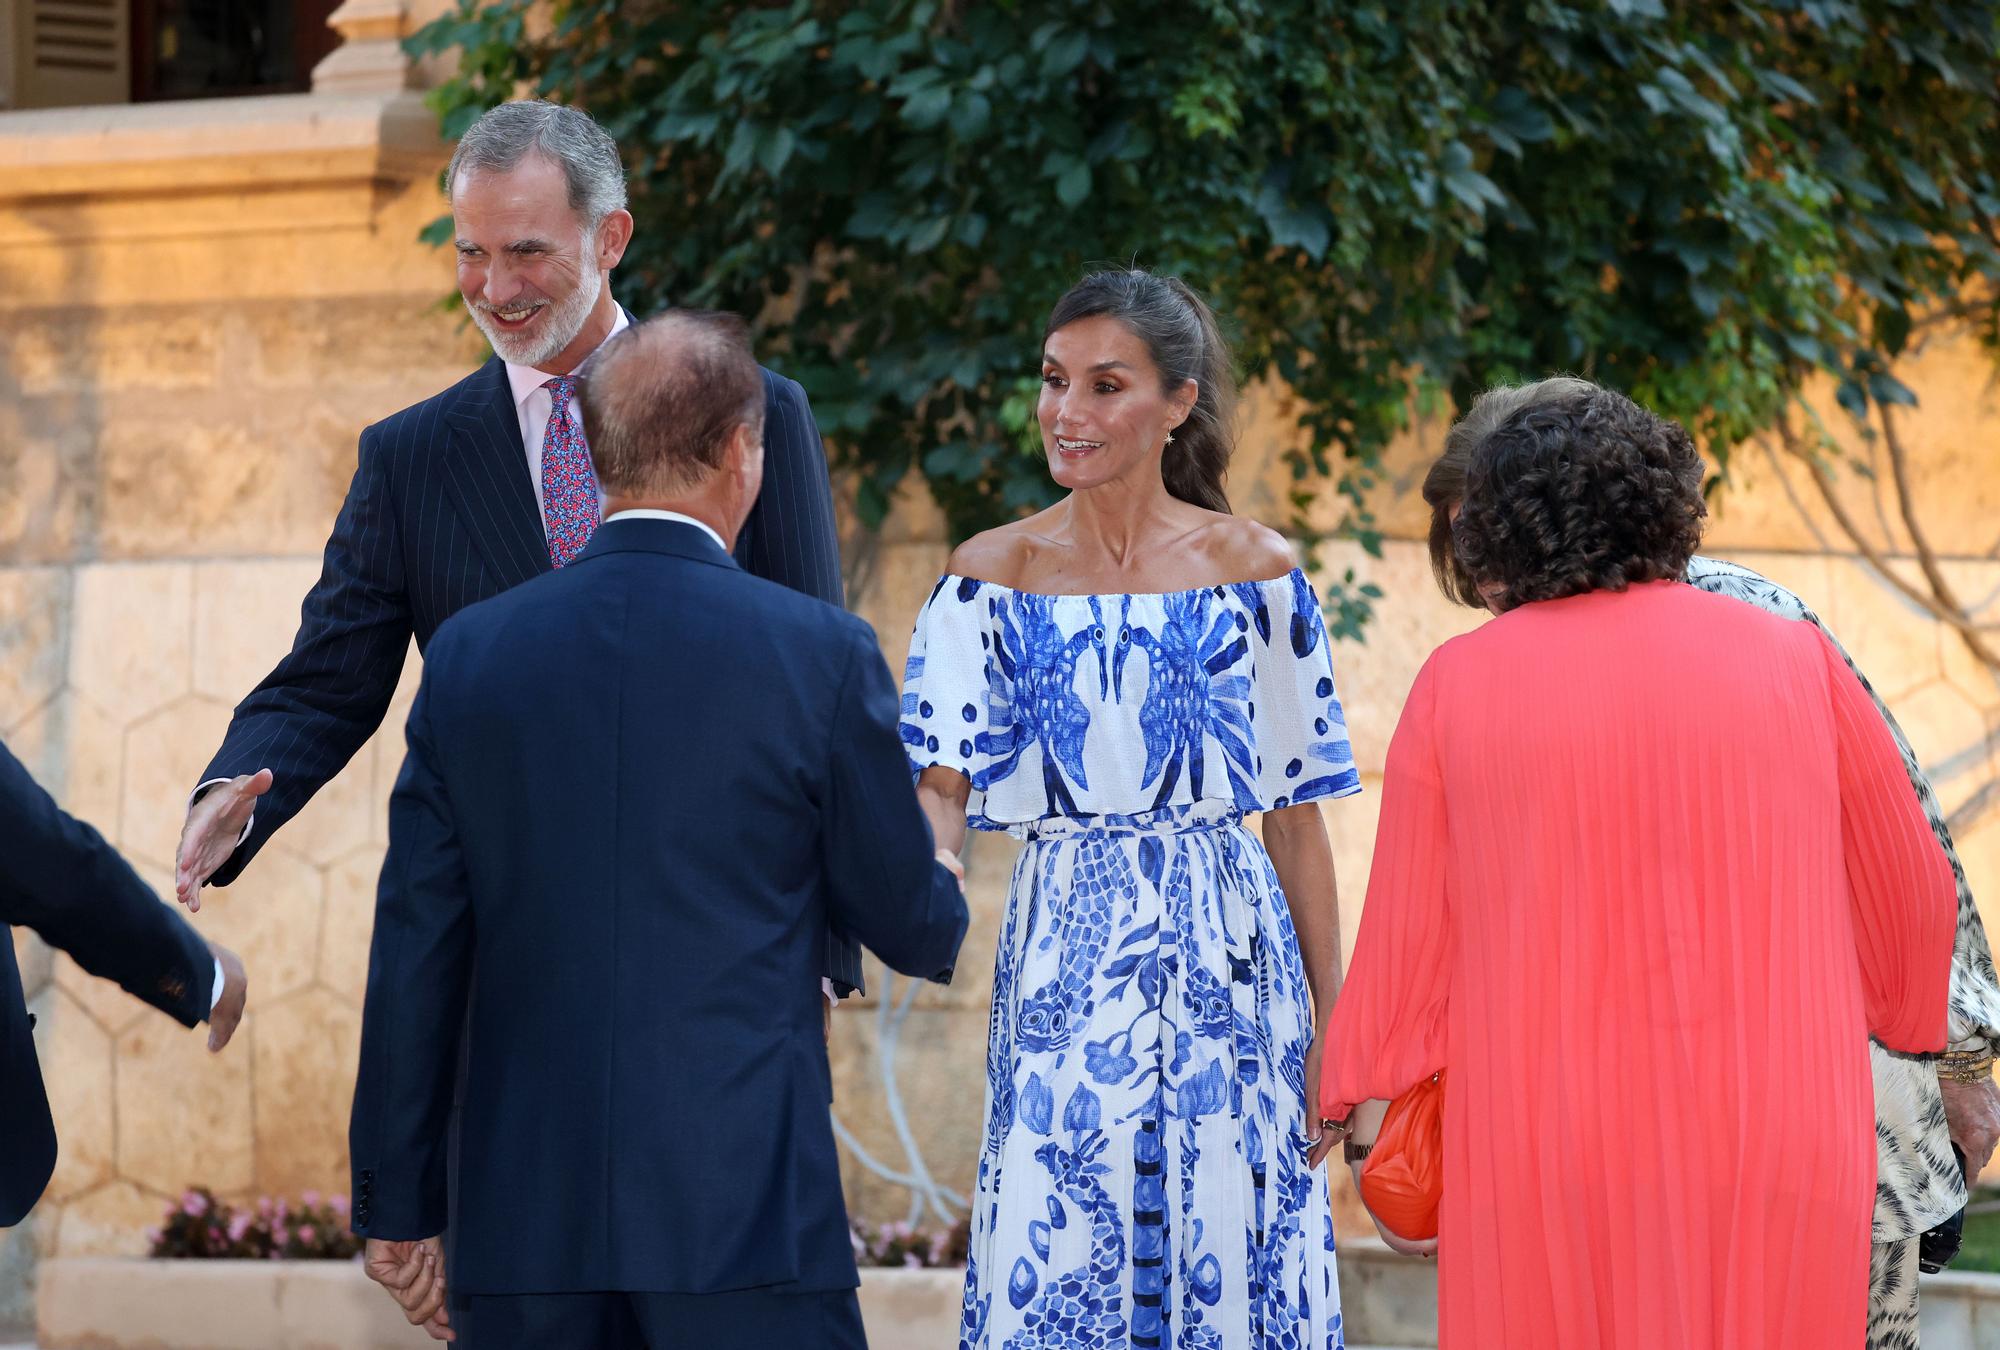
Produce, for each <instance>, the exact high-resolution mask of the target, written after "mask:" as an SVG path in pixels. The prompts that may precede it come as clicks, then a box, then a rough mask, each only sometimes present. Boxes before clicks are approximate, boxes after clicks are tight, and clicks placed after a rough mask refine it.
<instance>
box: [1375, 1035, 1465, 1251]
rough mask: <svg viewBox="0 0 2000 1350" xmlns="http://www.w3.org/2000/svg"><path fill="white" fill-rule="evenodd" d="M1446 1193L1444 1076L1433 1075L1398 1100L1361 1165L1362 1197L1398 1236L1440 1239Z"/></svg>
mask: <svg viewBox="0 0 2000 1350" xmlns="http://www.w3.org/2000/svg"><path fill="white" fill-rule="evenodd" d="M1443 1195H1444V1074H1443V1073H1442V1072H1440V1073H1437V1074H1434V1075H1432V1076H1431V1077H1430V1078H1428V1079H1426V1080H1425V1081H1423V1082H1421V1083H1419V1084H1417V1085H1416V1086H1415V1087H1413V1088H1411V1089H1410V1090H1409V1091H1408V1092H1405V1093H1404V1094H1403V1095H1402V1096H1400V1097H1398V1098H1396V1100H1395V1101H1393V1102H1390V1103H1389V1114H1388V1115H1386V1116H1384V1117H1383V1118H1382V1129H1381V1132H1380V1133H1378V1134H1377V1135H1376V1136H1375V1145H1374V1147H1373V1148H1372V1149H1370V1150H1369V1153H1368V1157H1367V1159H1366V1160H1365V1161H1364V1162H1363V1163H1362V1164H1361V1199H1362V1201H1363V1202H1364V1203H1365V1204H1366V1205H1367V1206H1368V1212H1369V1213H1370V1214H1373V1215H1374V1216H1375V1217H1376V1218H1377V1219H1379V1220H1381V1222H1382V1226H1383V1227H1384V1228H1387V1229H1388V1230H1389V1231H1390V1232H1392V1233H1394V1234H1395V1235H1396V1236H1397V1237H1400V1238H1407V1239H1409V1240H1410V1241H1412V1242H1421V1241H1424V1240H1425V1239H1428V1238H1434V1237H1436V1236H1437V1235H1438V1201H1439V1200H1440V1199H1441V1198H1442V1197H1443Z"/></svg>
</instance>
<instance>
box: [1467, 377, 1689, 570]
mask: <svg viewBox="0 0 2000 1350" xmlns="http://www.w3.org/2000/svg"><path fill="white" fill-rule="evenodd" d="M1545 383H1546V382H1545ZM1577 384H1583V385H1584V387H1583V388H1582V389H1577V388H1575V387H1574V386H1575V385H1577ZM1565 386H1566V387H1564V388H1561V389H1559V390H1554V391H1549V392H1548V393H1547V395H1546V396H1538V397H1535V398H1532V399H1528V400H1525V401H1523V403H1522V405H1521V406H1519V407H1518V408H1516V409H1515V410H1514V411H1512V412H1511V413H1509V414H1508V415H1507V416H1506V417H1504V418H1502V419H1500V420H1499V422H1498V423H1497V424H1496V425H1494V426H1493V428H1492V430H1490V431H1489V432H1487V434H1486V435H1485V436H1484V437H1482V438H1481V439H1480V441H1479V443H1478V444H1477V446H1476V447H1475V448H1474V449H1473V451H1472V456H1471V460H1470V463H1469V465H1468V467H1467V470H1466V476H1465V499H1464V503H1463V505H1462V506H1461V507H1460V510H1459V513H1458V519H1457V521H1456V522H1455V523H1454V524H1453V525H1452V527H1451V533H1452V541H1453V544H1454V546H1455V549H1454V551H1455V553H1456V555H1457V560H1458V563H1459V565H1460V566H1462V567H1463V568H1464V570H1465V572H1466V574H1467V575H1468V576H1469V577H1470V578H1472V579H1473V580H1474V582H1475V592H1476V590H1477V587H1478V585H1479V584H1485V585H1487V586H1488V587H1489V589H1490V588H1491V587H1493V586H1496V585H1497V586H1498V588H1499V590H1500V595H1499V596H1498V598H1497V599H1496V606H1497V607H1498V608H1501V609H1512V608H1514V607H1515V606H1517V605H1526V604H1532V603H1534V602H1535V601H1538V600H1558V599H1561V598H1562V597H1564V596H1569V595H1581V594H1583V593H1584V592H1586V591H1597V590H1610V591H1622V590H1624V589H1625V588H1626V587H1627V586H1630V585H1632V584H1634V583H1636V582H1642V581H1663V580H1672V579H1675V578H1678V577H1679V576H1680V575H1681V574H1682V573H1683V572H1684V571H1685V570H1686V569H1687V562H1688V559H1689V558H1690V557H1692V556H1693V555H1694V550H1695V547H1696V545H1698V544H1699V543H1700V542H1701V531H1702V521H1703V520H1704V518H1706V516H1707V515H1708V508H1707V507H1706V506H1705V505H1704V504H1703V502H1702V497H1701V483H1702V463H1701V456H1700V455H1699V453H1697V452H1696V450H1695V445H1694V438H1693V437H1692V436H1690V435H1689V434H1688V432H1687V428H1685V427H1683V426H1681V425H1680V424H1679V423H1678V422H1673V421H1669V420H1668V419H1666V418H1664V417H1660V416H1658V415H1656V414H1654V413H1650V412H1648V411H1646V410H1645V409H1644V408H1641V407H1640V406H1639V405H1638V404H1636V403H1634V402H1633V401H1632V400H1631V399H1629V398H1626V397H1625V396H1624V395H1623V394H1619V393H1615V392H1613V391H1612V390H1609V389H1604V388H1601V387H1599V386H1596V385H1591V384H1588V383H1587V382H1584V381H1565ZM1529 387H1530V388H1533V387H1534V386H1529Z"/></svg>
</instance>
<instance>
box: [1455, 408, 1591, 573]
mask: <svg viewBox="0 0 2000 1350" xmlns="http://www.w3.org/2000/svg"><path fill="white" fill-rule="evenodd" d="M1595 388H1597V386H1596V385H1594V384H1592V383H1591V382H1590V381H1589V380H1579V379H1577V378H1576V377H1575V376H1573V375H1551V376H1550V377H1549V378H1548V379H1546V380H1536V381H1535V382H1533V383H1532V384H1501V385H1495V386H1494V387H1493V388H1491V389H1488V390H1487V391H1486V392H1485V393H1483V394H1481V395H1480V396H1479V397H1478V398H1475V399H1473V400H1472V406H1471V407H1469V408H1467V409H1466V410H1465V415H1464V416H1463V417H1461V418H1459V419H1458V420H1457V421H1456V422H1454V423H1452V426H1451V430H1450V431H1447V432H1446V433H1445V436H1444V452H1443V453H1442V454H1440V455H1439V456H1438V457H1437V461H1436V462H1435V463H1433V464H1432V465H1431V467H1430V472H1428V473H1426V474H1425V475H1424V502H1425V504H1426V505H1428V506H1429V507H1430V508H1431V532H1430V540H1429V543H1430V552H1431V573H1432V575H1433V576H1435V577H1436V578H1437V584H1438V589H1439V590H1441V591H1443V592H1444V598H1445V599H1447V600H1452V601H1455V602H1457V603H1458V604H1461V605H1467V606H1470V607H1471V608H1473V609H1484V608H1486V601H1485V600H1483V599H1481V598H1480V595H1479V583H1478V582H1477V581H1475V580H1474V579H1473V576H1472V574H1471V573H1470V572H1468V571H1466V570H1465V565H1464V564H1463V563H1461V562H1459V560H1458V551H1457V549H1456V548H1455V547H1454V546H1453V544H1452V540H1451V520H1452V517H1453V516H1454V515H1455V514H1457V512H1458V508H1459V505H1460V503H1462V502H1464V500H1465V475H1466V473H1467V471H1468V470H1470V469H1471V468H1472V455H1473V452H1474V451H1476V450H1478V449H1479V447H1480V445H1481V444H1483V443H1484V442H1485V440H1486V438H1487V437H1488V436H1490V435H1492V434H1493V428H1495V427H1497V426H1499V425H1500V424H1501V423H1502V422H1504V421H1506V420H1507V419H1508V418H1509V417H1512V416H1513V415H1514V414H1515V413H1517V412H1519V411H1520V410H1521V409H1523V408H1526V407H1531V406H1533V405H1534V404H1537V403H1546V402H1549V401H1551V400H1554V399H1559V398H1564V397H1568V396H1571V395H1577V394H1587V393H1589V392H1590V391H1591V390H1593V389H1595Z"/></svg>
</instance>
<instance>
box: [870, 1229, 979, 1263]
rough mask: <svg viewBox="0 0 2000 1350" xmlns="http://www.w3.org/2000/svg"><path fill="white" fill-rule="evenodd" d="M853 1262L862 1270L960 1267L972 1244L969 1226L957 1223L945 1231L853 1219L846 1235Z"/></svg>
mask: <svg viewBox="0 0 2000 1350" xmlns="http://www.w3.org/2000/svg"><path fill="white" fill-rule="evenodd" d="M848 1236H849V1239H850V1240H851V1241H852V1242H853V1243H854V1259H855V1261H856V1262H857V1263H858V1264H860V1265H863V1266H906V1267H908V1268H909V1269H911V1270H919V1269H922V1268H924V1267H927V1266H962V1265H964V1264H965V1255H966V1251H967V1249H968V1248H969V1247H970V1246H971V1242H972V1223H971V1221H970V1220H969V1219H960V1220H959V1221H958V1222H957V1223H955V1224H953V1225H952V1226H951V1227H950V1228H948V1229H943V1228H917V1227H914V1226H912V1225H910V1224H907V1223H901V1222H897V1223H885V1224H872V1223H869V1222H868V1221H867V1220H865V1219H856V1220H854V1222H853V1226H852V1228H851V1230H850V1231H849V1234H848Z"/></svg>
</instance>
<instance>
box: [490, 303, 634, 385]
mask: <svg viewBox="0 0 2000 1350" xmlns="http://www.w3.org/2000/svg"><path fill="white" fill-rule="evenodd" d="M617 310H618V314H617V317H616V318H614V319H612V320H611V331H610V332H609V333H606V334H605V335H604V341H605V342H609V341H611V339H612V338H614V337H617V336H618V334H619V333H621V332H623V331H624V330H625V329H627V328H630V327H631V326H632V321H631V320H630V319H628V318H627V317H626V316H625V306H623V305H619V306H617ZM603 345H604V343H602V342H601V343H599V344H598V346H599V347H601V346H603ZM592 350H593V351H594V350H595V348H593V349H592ZM586 359H587V358H586ZM505 364H506V366H507V387H508V388H509V389H510V390H512V391H513V394H514V406H515V407H516V408H519V407H520V406H521V405H522V404H523V403H526V402H527V401H528V396H529V395H530V394H532V393H534V392H535V391H536V390H537V389H540V388H541V387H542V386H543V385H545V384H547V383H548V382H549V381H550V380H552V379H554V378H555V376H553V375H551V374H549V372H547V371H546V370H537V369H535V368H534V367H533V366H517V365H515V364H514V363H513V362H512V361H508V362H506V363H505ZM578 364H579V365H581V364H582V363H581V362H579V363H578ZM572 373H574V372H572Z"/></svg>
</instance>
